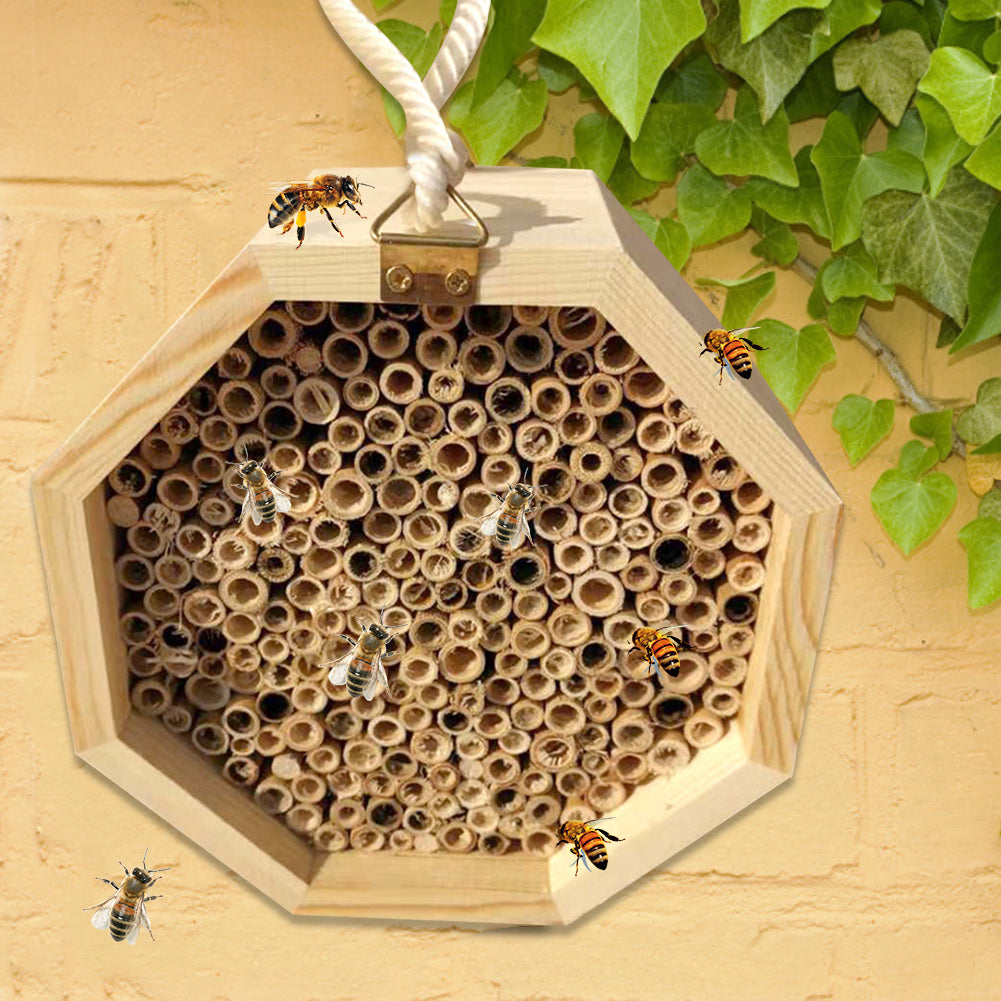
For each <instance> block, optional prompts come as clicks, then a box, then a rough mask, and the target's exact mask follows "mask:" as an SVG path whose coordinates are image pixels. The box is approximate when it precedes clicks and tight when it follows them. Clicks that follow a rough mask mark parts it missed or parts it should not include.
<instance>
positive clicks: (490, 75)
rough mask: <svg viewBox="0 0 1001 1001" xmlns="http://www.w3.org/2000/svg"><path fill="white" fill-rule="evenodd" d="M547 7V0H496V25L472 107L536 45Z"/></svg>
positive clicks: (481, 65)
mask: <svg viewBox="0 0 1001 1001" xmlns="http://www.w3.org/2000/svg"><path fill="white" fill-rule="evenodd" d="M545 9H546V0H493V15H494V19H493V24H492V25H491V27H490V30H489V31H488V32H487V37H486V41H485V42H484V43H483V48H482V49H481V51H480V62H479V69H478V70H477V73H476V79H475V81H474V84H473V98H472V105H471V107H473V108H477V107H479V106H480V105H481V104H482V103H483V102H484V101H485V100H486V99H487V98H488V97H489V96H490V95H491V94H492V93H493V92H494V91H495V90H496V89H497V87H498V86H500V83H501V81H502V80H503V79H504V78H505V77H506V76H507V74H508V71H509V70H510V69H511V67H512V66H513V65H514V64H515V62H516V61H517V60H518V59H519V58H520V57H521V56H523V55H524V54H525V53H526V52H528V51H529V50H530V49H531V48H532V34H533V32H534V31H535V29H536V28H538V26H539V23H540V22H541V21H542V15H543V13H544V12H545Z"/></svg>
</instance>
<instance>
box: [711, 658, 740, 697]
mask: <svg viewBox="0 0 1001 1001" xmlns="http://www.w3.org/2000/svg"><path fill="white" fill-rule="evenodd" d="M746 677H747V658H746V657H743V656H736V655H734V654H730V653H727V652H726V651H725V650H717V651H715V652H714V653H711V654H710V655H709V679H710V681H712V683H713V684H714V685H720V686H724V687H729V688H736V687H737V686H738V685H740V684H742V683H743V681H744V678H746Z"/></svg>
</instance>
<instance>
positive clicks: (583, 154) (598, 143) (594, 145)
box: [573, 112, 625, 183]
mask: <svg viewBox="0 0 1001 1001" xmlns="http://www.w3.org/2000/svg"><path fill="white" fill-rule="evenodd" d="M624 138H625V132H623V131H622V126H621V125H619V123H618V122H617V121H616V120H615V119H614V118H612V117H611V116H610V115H602V114H601V113H600V112H595V113H594V114H591V115H584V117H583V118H578V119H577V122H576V123H575V125H574V127H573V140H574V153H575V155H576V157H577V159H578V160H579V161H580V163H581V166H582V167H584V168H585V169H586V170H593V171H594V172H595V173H596V174H597V175H598V177H600V178H601V179H602V180H603V181H605V182H606V183H607V182H608V179H609V178H610V177H611V176H612V171H613V170H614V169H615V163H616V161H617V160H618V158H619V151H620V150H621V149H622V140H623V139H624Z"/></svg>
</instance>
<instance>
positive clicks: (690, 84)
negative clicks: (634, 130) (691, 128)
mask: <svg viewBox="0 0 1001 1001" xmlns="http://www.w3.org/2000/svg"><path fill="white" fill-rule="evenodd" d="M726 86H727V85H726V77H725V76H723V74H722V73H720V72H719V70H717V69H716V66H715V64H714V63H713V61H712V60H711V59H710V58H709V56H707V55H706V54H705V53H704V52H696V53H695V54H694V55H691V56H689V57H688V58H687V59H684V60H683V61H682V62H681V63H680V64H679V65H678V66H677V68H675V69H673V70H670V69H669V70H667V72H666V73H665V74H664V75H663V76H662V77H661V78H660V83H658V84H657V90H656V92H655V93H654V99H655V100H657V101H663V102H665V103H666V104H701V105H704V106H705V107H707V108H708V109H709V110H710V111H715V110H716V109H717V108H718V107H719V106H720V104H722V103H723V98H724V97H725V96H726ZM643 124H644V125H645V124H646V121H645V120H644V123H643Z"/></svg>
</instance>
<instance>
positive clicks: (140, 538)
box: [125, 520, 167, 559]
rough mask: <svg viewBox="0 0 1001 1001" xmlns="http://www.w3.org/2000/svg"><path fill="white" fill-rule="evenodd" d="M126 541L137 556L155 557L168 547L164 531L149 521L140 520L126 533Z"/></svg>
mask: <svg viewBox="0 0 1001 1001" xmlns="http://www.w3.org/2000/svg"><path fill="white" fill-rule="evenodd" d="M125 542H126V544H127V545H128V547H129V549H130V550H132V552H133V553H135V554H136V555H137V556H141V557H147V558H150V559H152V558H154V557H157V556H159V555H161V553H163V552H164V550H165V549H166V548H167V540H166V538H165V536H164V533H163V532H162V531H161V530H160V529H159V528H157V527H156V526H155V525H153V524H151V523H150V522H149V521H145V520H144V521H140V522H138V523H137V524H135V525H133V526H132V527H131V528H130V529H129V530H128V531H127V532H126V533H125Z"/></svg>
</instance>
